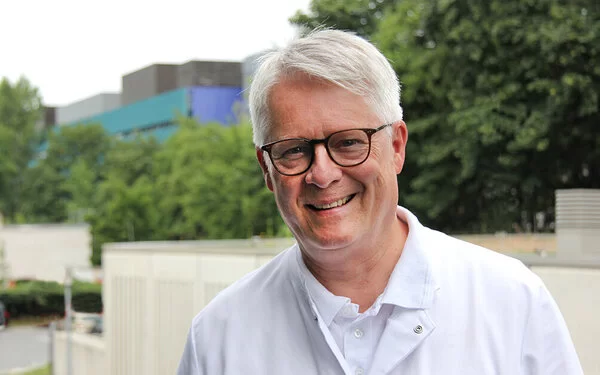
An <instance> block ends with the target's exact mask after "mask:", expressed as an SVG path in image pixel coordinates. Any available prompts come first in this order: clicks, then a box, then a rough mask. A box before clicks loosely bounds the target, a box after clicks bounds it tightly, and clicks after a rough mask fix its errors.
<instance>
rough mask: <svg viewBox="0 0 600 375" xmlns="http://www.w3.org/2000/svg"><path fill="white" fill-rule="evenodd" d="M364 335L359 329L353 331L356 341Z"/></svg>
mask: <svg viewBox="0 0 600 375" xmlns="http://www.w3.org/2000/svg"><path fill="white" fill-rule="evenodd" d="M364 334H365V333H364V332H363V331H362V330H361V329H360V328H357V329H355V330H354V337H356V338H357V339H360V338H361V337H363V335H364Z"/></svg>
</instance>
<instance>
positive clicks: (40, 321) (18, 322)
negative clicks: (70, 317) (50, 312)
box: [8, 316, 62, 327]
mask: <svg viewBox="0 0 600 375" xmlns="http://www.w3.org/2000/svg"><path fill="white" fill-rule="evenodd" d="M60 319H62V317H61V316H25V317H22V318H14V319H11V320H10V322H9V323H8V324H9V325H10V326H11V327H22V326H47V325H48V324H50V322H53V321H56V320H60Z"/></svg>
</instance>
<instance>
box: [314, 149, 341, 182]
mask: <svg viewBox="0 0 600 375" xmlns="http://www.w3.org/2000/svg"><path fill="white" fill-rule="evenodd" d="M341 177H342V167H340V166H339V165H337V164H336V163H335V162H334V161H333V160H331V158H330V157H329V154H328V153H327V150H326V149H325V146H324V145H322V144H318V145H315V155H314V156H313V162H312V165H311V166H310V168H309V169H308V172H307V173H306V176H305V181H306V183H307V184H312V185H316V186H318V187H319V188H321V189H324V188H326V187H328V186H329V185H331V184H332V183H333V182H335V181H338V180H339V179H340V178H341Z"/></svg>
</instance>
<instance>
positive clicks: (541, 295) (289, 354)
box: [178, 207, 583, 375]
mask: <svg viewBox="0 0 600 375" xmlns="http://www.w3.org/2000/svg"><path fill="white" fill-rule="evenodd" d="M398 216H399V217H400V218H401V219H402V220H404V221H406V222H407V223H408V225H409V236H408V239H407V246H405V251H404V252H403V254H402V257H401V259H400V262H399V264H398V265H397V269H396V270H395V271H394V273H397V274H398V275H400V277H395V278H394V279H393V282H395V283H398V286H400V287H399V288H395V289H397V290H399V291H400V293H399V294H400V295H399V296H397V297H398V299H399V300H400V306H395V307H394V310H393V313H392V314H391V316H390V318H389V319H388V322H387V325H386V328H385V330H384V332H383V334H382V336H381V340H380V342H379V345H378V347H377V350H376V352H375V355H374V357H373V362H372V364H371V368H370V369H368V371H367V372H366V373H367V374H403V375H406V374H410V375H419V374H444V375H451V374H461V375H467V374H473V375H482V374H507V375H579V374H583V371H582V369H581V366H580V364H579V360H578V357H577V354H576V353H575V350H574V347H573V343H572V341H571V338H570V335H569V332H568V331H567V328H566V325H565V322H564V320H563V318H562V316H561V314H560V312H559V310H558V308H557V306H556V304H555V302H554V300H553V299H552V297H551V296H550V294H549V293H548V291H547V289H546V288H545V286H544V285H543V283H542V281H541V280H540V279H539V278H538V277H537V276H536V275H535V274H533V273H532V272H531V271H530V270H528V269H527V268H526V267H525V266H524V265H523V264H522V263H521V262H519V261H518V260H515V259H513V258H509V257H507V256H504V255H501V254H498V253H495V252H493V251H489V250H486V249H483V248H481V247H478V246H475V245H472V244H469V243H466V242H463V241H460V240H457V239H454V238H452V237H449V236H446V235H444V234H442V233H440V232H436V231H433V230H431V229H428V228H426V227H423V226H422V225H421V224H420V223H419V222H418V220H417V218H416V217H415V216H414V215H412V214H411V213H410V212H409V211H408V210H406V209H404V208H401V207H399V208H398ZM298 251H299V249H298V247H297V246H293V247H291V248H290V249H287V250H286V251H284V252H283V253H281V254H279V255H278V256H277V257H275V258H274V259H273V260H272V261H271V262H269V263H268V264H267V265H265V266H263V267H262V268H260V269H258V270H256V271H254V272H252V273H250V274H249V275H247V276H245V277H244V278H242V279H241V280H239V281H238V282H236V283H234V284H233V285H231V286H230V287H229V288H227V289H226V290H224V291H223V292H222V293H220V294H219V295H218V296H217V297H216V298H215V299H214V300H213V301H212V302H211V303H209V305H208V306H206V308H204V309H203V310H202V311H201V312H200V313H199V314H198V315H197V316H196V317H195V318H194V320H193V322H192V327H191V329H190V332H189V335H188V340H187V343H186V346H185V350H184V353H183V356H182V359H181V362H180V366H179V370H178V375H200V374H203V375H204V374H210V375H213V374H231V375H234V374H235V375H237V374H260V375H268V374H273V375H282V374H303V375H305V374H332V375H333V374H336V375H337V374H352V373H353V372H352V369H351V368H350V367H349V366H348V364H347V362H346V361H345V359H344V357H343V356H342V355H341V354H340V351H339V349H338V348H337V345H336V344H335V342H334V340H333V338H332V337H331V334H330V333H329V331H328V329H327V327H326V326H325V325H324V324H323V323H322V322H321V320H320V319H319V313H318V311H317V310H316V308H315V307H314V303H312V301H311V300H310V297H309V296H308V293H307V291H306V287H305V285H304V284H303V282H302V280H303V279H302V277H301V276H300V270H299V267H298V263H297V261H296V256H297V252H298ZM397 271H399V272H397ZM390 280H392V279H390ZM419 327H420V328H419Z"/></svg>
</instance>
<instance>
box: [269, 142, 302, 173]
mask: <svg viewBox="0 0 600 375" xmlns="http://www.w3.org/2000/svg"><path fill="white" fill-rule="evenodd" d="M311 157H312V146H311V145H310V143H308V142H306V141H303V140H295V139H289V140H284V141H281V142H277V143H275V144H273V146H272V147H271V159H272V160H273V164H275V167H276V168H277V170H278V171H279V172H281V173H283V174H295V173H300V172H302V171H304V170H305V169H306V168H308V165H309V164H310V159H311Z"/></svg>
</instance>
